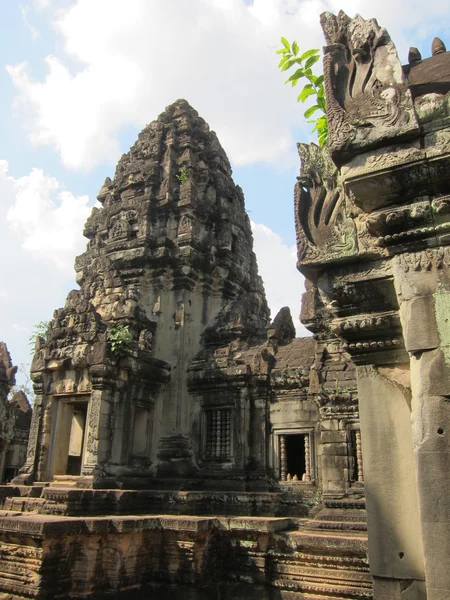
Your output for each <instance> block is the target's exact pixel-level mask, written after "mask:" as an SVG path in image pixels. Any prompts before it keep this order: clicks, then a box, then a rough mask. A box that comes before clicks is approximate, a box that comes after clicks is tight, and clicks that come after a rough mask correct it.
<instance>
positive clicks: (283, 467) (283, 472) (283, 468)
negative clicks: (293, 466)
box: [280, 435, 287, 481]
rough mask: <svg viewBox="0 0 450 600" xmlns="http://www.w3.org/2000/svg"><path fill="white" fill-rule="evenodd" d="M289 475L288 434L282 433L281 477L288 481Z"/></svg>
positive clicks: (282, 479)
mask: <svg viewBox="0 0 450 600" xmlns="http://www.w3.org/2000/svg"><path fill="white" fill-rule="evenodd" d="M286 475H287V457H286V436H285V435H280V479H281V481H286Z"/></svg>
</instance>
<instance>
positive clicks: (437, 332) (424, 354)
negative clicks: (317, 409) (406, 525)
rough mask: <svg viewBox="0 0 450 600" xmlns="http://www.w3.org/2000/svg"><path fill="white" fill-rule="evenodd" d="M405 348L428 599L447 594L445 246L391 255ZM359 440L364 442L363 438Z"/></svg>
mask: <svg viewBox="0 0 450 600" xmlns="http://www.w3.org/2000/svg"><path fill="white" fill-rule="evenodd" d="M394 281H395V286H396V290H397V296H398V299H399V304H400V318H401V321H402V326H403V333H404V339H405V347H406V349H407V350H408V352H409V353H410V357H411V391H412V398H411V422H412V445H413V450H414V460H415V472H416V479H417V480H416V485H417V494H418V501H419V507H420V517H421V529H422V532H421V533H422V540H423V547H424V555H425V574H426V587H427V598H428V600H443V599H444V598H450V569H449V561H448V557H449V555H450V470H449V461H450V402H449V401H448V399H449V397H450V250H449V249H448V248H440V249H437V250H424V251H422V252H416V253H414V254H405V255H401V256H400V257H397V258H396V259H394ZM364 443H365V442H364Z"/></svg>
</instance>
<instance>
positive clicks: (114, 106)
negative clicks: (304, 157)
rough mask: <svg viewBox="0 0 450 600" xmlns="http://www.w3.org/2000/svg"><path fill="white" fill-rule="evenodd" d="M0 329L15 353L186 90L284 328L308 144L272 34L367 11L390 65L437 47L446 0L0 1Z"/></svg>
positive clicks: (310, 28)
mask: <svg viewBox="0 0 450 600" xmlns="http://www.w3.org/2000/svg"><path fill="white" fill-rule="evenodd" d="M0 7H1V16H2V18H1V21H0V57H1V60H2V63H3V68H1V69H0V87H1V95H0V131H1V135H0V207H1V216H2V218H1V219H0V244H1V251H0V264H1V274H2V276H1V278H0V339H2V340H4V341H6V342H7V344H8V346H9V347H10V350H11V353H12V355H13V360H14V362H15V363H16V364H17V363H28V362H30V356H29V349H28V347H27V341H28V336H29V335H30V332H31V330H32V327H33V324H35V323H38V322H39V321H42V320H49V319H50V318H51V316H52V313H53V310H54V309H55V308H58V307H59V306H62V305H63V304H64V299H65V296H66V294H67V292H68V291H69V290H70V289H72V288H74V287H76V286H75V283H74V278H73V261H74V257H75V255H77V254H80V253H81V252H82V251H83V249H84V245H85V240H83V238H82V236H81V231H82V226H83V223H84V221H85V219H86V217H87V216H88V214H89V212H90V208H91V207H92V206H93V204H94V201H95V196H96V193H97V191H98V190H99V188H100V186H101V185H102V183H103V181H104V179H105V177H106V176H107V175H109V176H111V177H112V175H113V174H114V166H115V163H116V162H117V160H118V158H119V157H120V155H121V154H122V153H123V152H126V151H127V150H128V149H129V147H130V146H131V145H132V143H133V142H134V140H135V139H136V137H137V134H138V132H139V131H140V130H141V129H142V127H143V126H144V125H145V124H147V123H149V122H150V121H152V120H153V119H155V118H156V117H157V115H158V114H159V113H160V112H161V111H162V110H163V109H164V107H165V106H166V105H167V104H170V103H171V102H173V101H174V100H175V99H177V98H181V97H183V98H186V99H187V100H188V101H189V102H190V103H191V104H192V105H193V106H194V107H195V108H196V109H197V110H198V111H199V113H200V114H201V115H202V116H203V117H204V118H205V119H206V120H207V121H208V123H209V124H210V126H211V128H212V129H214V130H215V131H216V132H217V134H218V136H219V138H220V140H221V142H222V145H223V147H224V148H225V151H226V152H227V154H228V156H229V158H230V160H231V162H232V165H233V171H234V179H235V181H236V183H238V184H240V185H241V186H242V188H243V189H244V193H245V196H246V205H247V209H248V211H249V213H250V218H251V220H252V222H253V233H254V238H255V251H256V254H257V257H258V262H259V269H260V272H261V274H262V277H263V279H264V281H265V285H266V291H267V295H268V300H269V304H270V307H271V309H272V315H273V316H275V313H276V312H277V311H278V309H279V308H281V307H282V306H284V305H289V306H290V308H291V311H292V313H293V315H294V318H295V320H296V321H297V325H298V332H299V334H302V333H304V331H302V328H301V326H300V324H299V323H298V313H299V309H300V298H301V293H302V290H303V282H302V278H301V276H300V275H299V274H298V273H297V271H296V269H295V250H294V244H295V235H294V225H293V208H292V206H293V201H292V189H293V185H294V182H295V176H296V173H297V171H298V167H299V164H298V157H297V153H296V146H295V143H296V141H298V140H302V141H309V140H310V139H311V137H310V133H309V125H305V124H304V121H303V119H302V112H303V111H302V110H301V107H300V106H299V105H298V104H297V102H296V96H297V94H296V93H295V91H296V90H292V89H291V88H290V87H288V86H284V85H283V81H284V79H285V78H283V75H281V74H280V73H278V71H277V63H278V57H277V56H276V54H275V49H276V47H277V46H278V45H279V39H280V36H281V35H284V36H285V37H287V38H288V39H290V40H294V39H296V40H297V41H298V43H299V45H300V48H301V49H303V50H305V49H308V48H312V47H317V48H319V47H321V46H322V45H323V41H322V35H321V31H320V27H319V15H320V13H321V12H323V11H324V10H330V11H332V12H337V11H338V10H339V9H341V8H342V9H344V10H345V11H346V12H347V13H348V14H349V15H351V16H353V15H354V14H356V13H360V14H361V15H362V16H363V17H365V18H369V17H376V18H377V19H378V21H379V22H380V24H382V25H384V26H385V27H387V28H388V30H389V32H390V33H391V36H392V37H393V38H394V41H395V42H396V44H397V48H398V51H399V54H400V58H401V60H402V62H406V57H407V51H408V48H409V46H417V47H419V49H420V50H421V51H422V55H423V56H429V54H430V45H431V40H432V38H433V37H434V36H435V35H439V36H440V37H442V38H443V40H444V41H446V42H447V45H449V44H450V13H449V11H448V0H428V1H427V2H426V3H425V2H423V0H420V1H419V0H378V2H377V3H375V2H373V1H371V0H253V1H252V0H23V1H22V2H20V0H0Z"/></svg>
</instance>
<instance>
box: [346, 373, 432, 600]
mask: <svg viewBox="0 0 450 600" xmlns="http://www.w3.org/2000/svg"><path fill="white" fill-rule="evenodd" d="M408 375H409V372H408V365H403V366H402V367H375V366H373V365H363V366H359V367H357V376H358V394H359V412H360V422H361V435H362V438H363V440H364V445H363V446H362V451H363V460H364V468H365V481H364V489H365V494H366V506H367V528H368V533H369V562H370V571H371V573H372V575H373V577H374V598H375V599H376V600H401V599H402V598H403V597H405V598H406V597H408V598H411V600H424V599H425V598H426V594H425V587H424V579H425V572H424V556H423V547H422V539H421V538H422V533H421V527H420V517H419V504H418V497H417V489H416V480H415V465H414V453H413V440H412V435H411V393H410V390H409V388H408V387H407V386H408V383H409V377H408ZM408 587H410V588H411V590H410V593H411V595H410V596H403V595H402V591H403V590H405V589H407V588H408Z"/></svg>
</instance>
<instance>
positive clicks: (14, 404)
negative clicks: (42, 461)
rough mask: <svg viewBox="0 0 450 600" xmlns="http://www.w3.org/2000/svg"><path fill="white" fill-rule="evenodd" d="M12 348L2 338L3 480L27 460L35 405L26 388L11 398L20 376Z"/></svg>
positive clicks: (0, 416)
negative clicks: (31, 401)
mask: <svg viewBox="0 0 450 600" xmlns="http://www.w3.org/2000/svg"><path fill="white" fill-rule="evenodd" d="M16 372H17V367H16V366H13V364H12V361H11V356H10V354H9V352H8V348H7V346H6V344H5V343H4V342H0V481H1V482H2V483H3V482H4V481H5V479H6V480H7V481H10V480H11V479H12V478H13V477H14V475H15V474H16V473H17V472H18V469H19V468H20V467H21V466H22V465H23V463H24V462H25V454H26V449H27V443H28V435H29V431H30V419H31V407H30V405H29V403H28V399H27V397H26V395H25V394H24V393H23V392H21V391H20V392H16V393H15V394H14V395H13V397H12V398H8V395H9V393H10V391H11V390H12V389H13V387H14V385H15V383H16V379H15V375H16Z"/></svg>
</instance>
